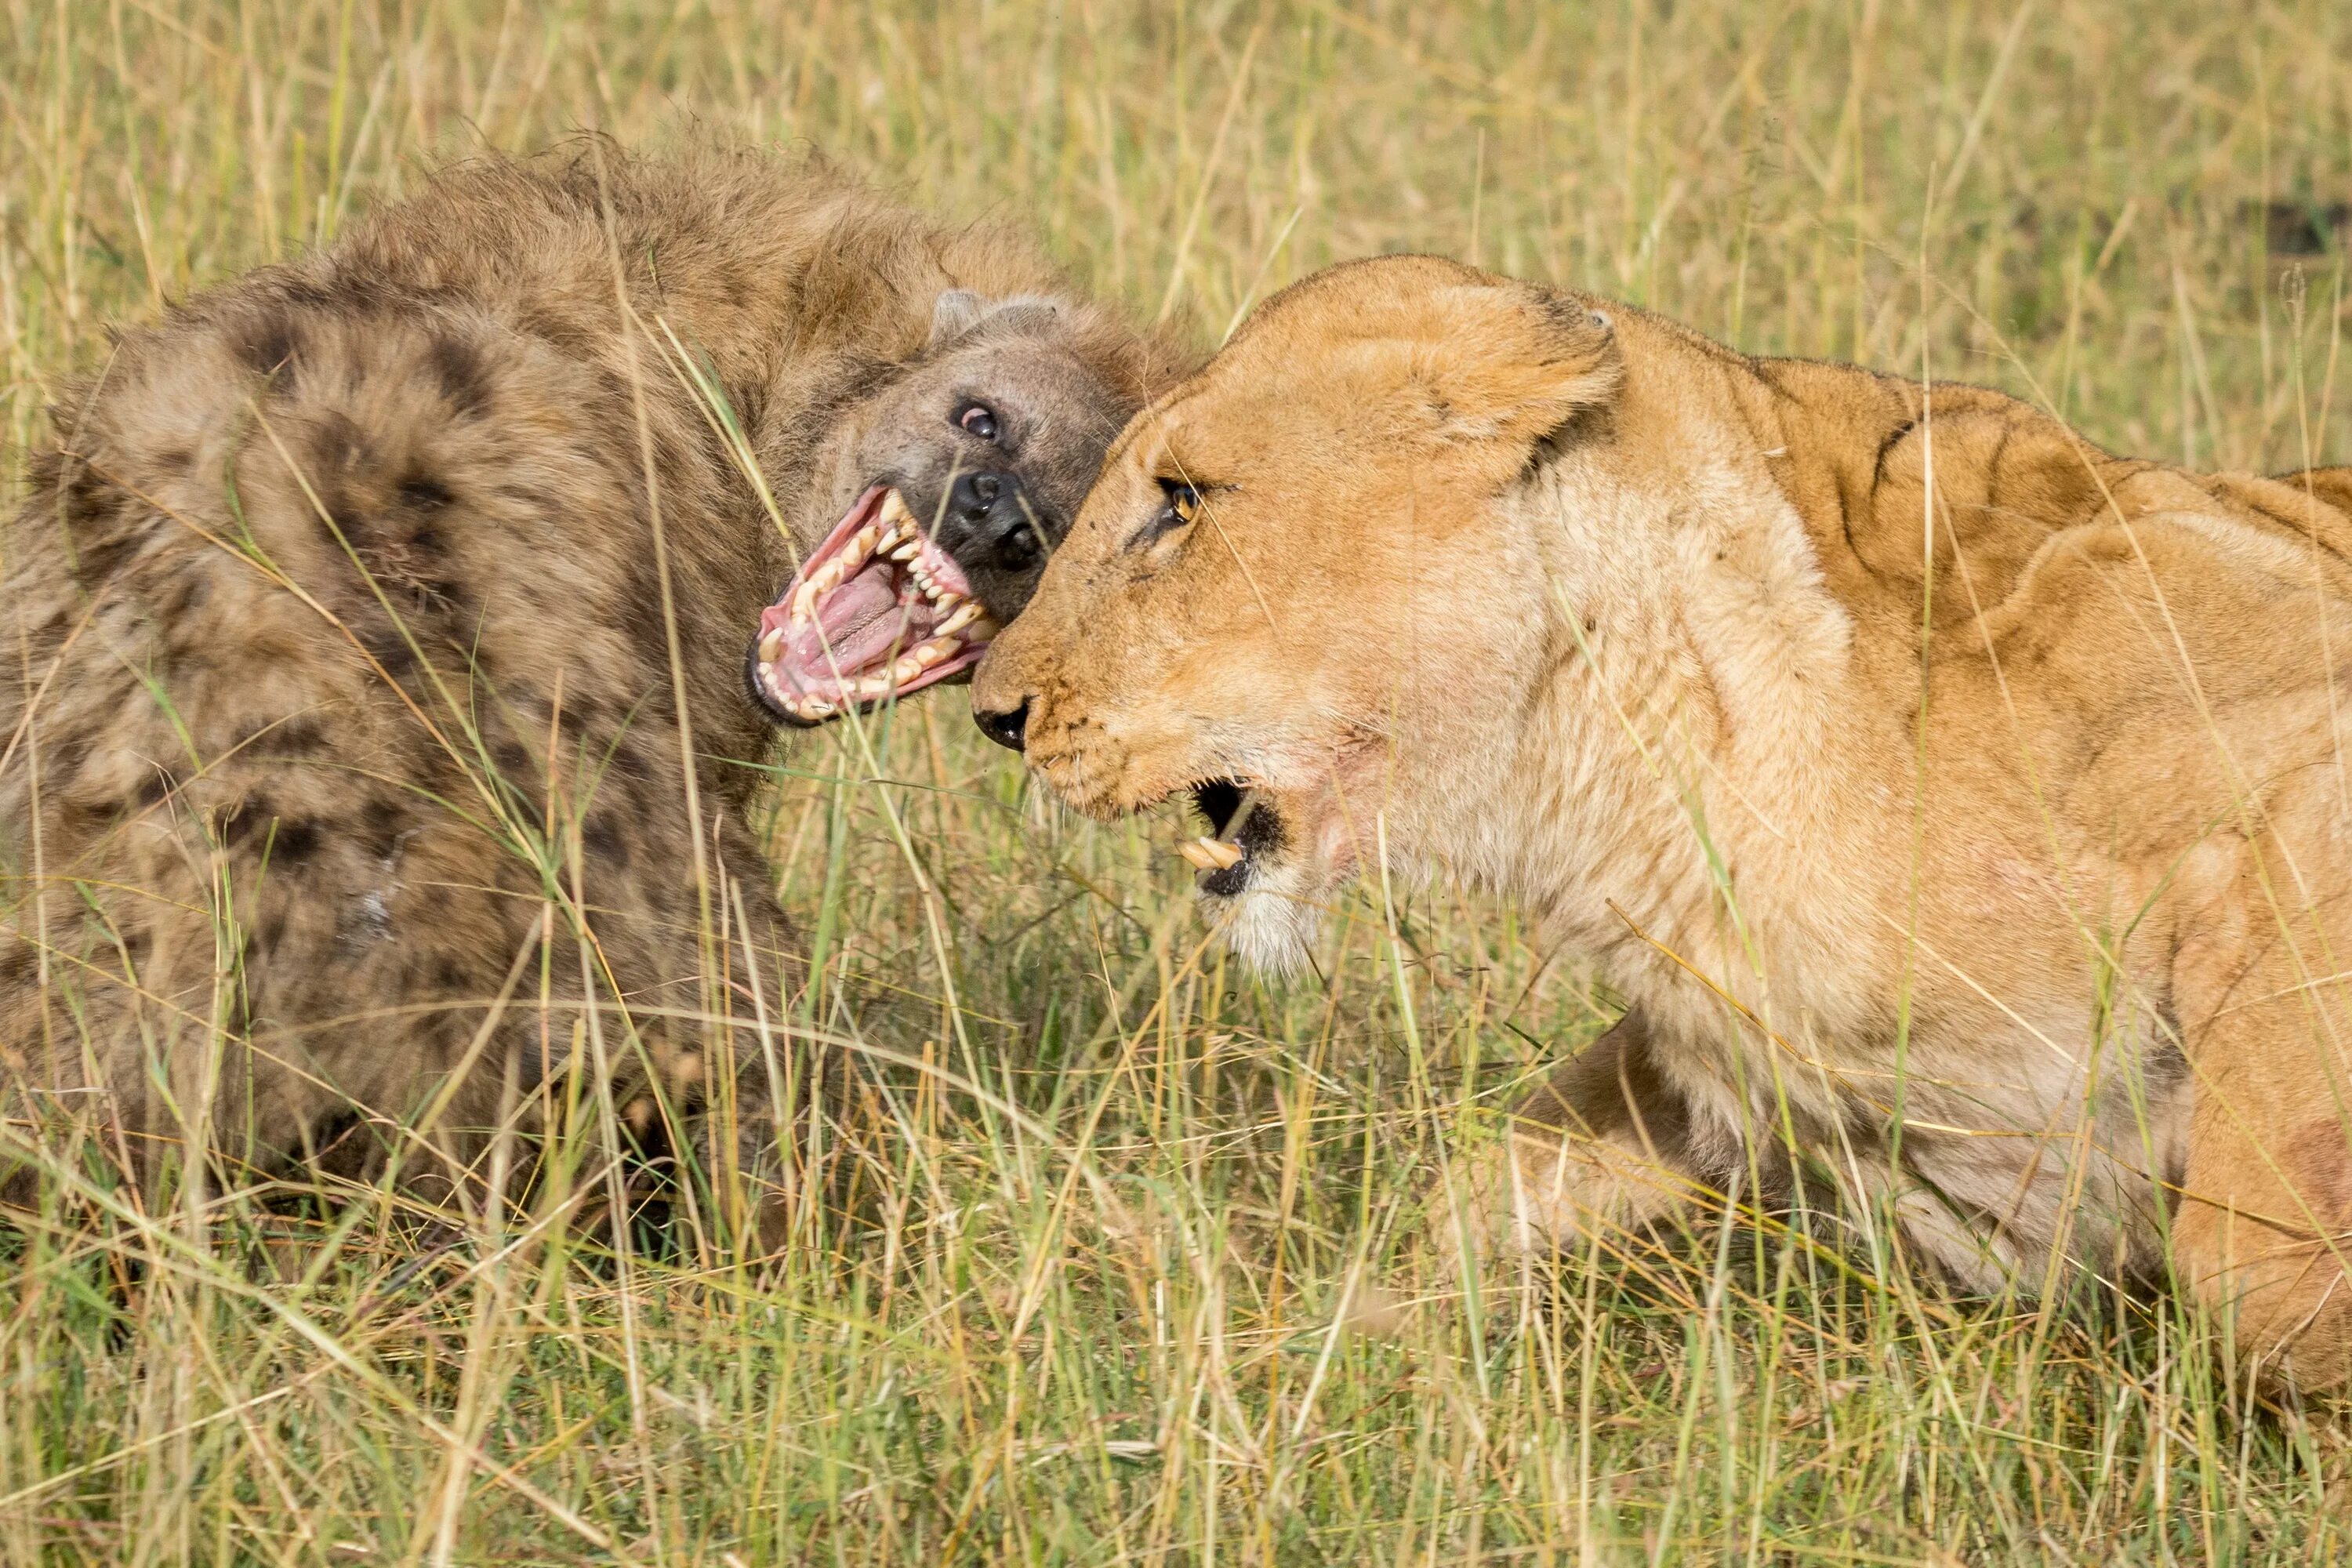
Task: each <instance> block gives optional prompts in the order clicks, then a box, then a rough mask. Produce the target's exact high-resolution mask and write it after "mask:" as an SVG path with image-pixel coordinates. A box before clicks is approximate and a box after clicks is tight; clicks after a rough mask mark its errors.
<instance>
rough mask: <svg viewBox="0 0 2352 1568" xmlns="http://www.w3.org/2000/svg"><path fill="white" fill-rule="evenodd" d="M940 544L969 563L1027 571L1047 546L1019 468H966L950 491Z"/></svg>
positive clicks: (1013, 570) (1003, 570)
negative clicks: (992, 471)
mask: <svg viewBox="0 0 2352 1568" xmlns="http://www.w3.org/2000/svg"><path fill="white" fill-rule="evenodd" d="M940 548H941V549H943V550H945V551H946V552H948V553H949V554H950V555H952V556H954V557H955V558H956V560H957V561H959V562H961V563H962V564H964V565H966V566H993V567H995V568H996V569H997V570H999V571H1001V572H1026V571H1027V570H1029V568H1030V567H1032V566H1034V565H1035V564H1036V563H1037V560H1038V557H1040V556H1042V555H1043V554H1045V540H1044V539H1043V538H1042V537H1040V536H1039V534H1038V531H1037V519H1036V517H1035V515H1034V511H1033V510H1032V508H1031V507H1030V504H1029V497H1028V494H1027V493H1026V492H1025V491H1024V489H1022V487H1021V479H1020V477H1019V476H1018V475H1015V474H965V475H963V476H961V478H959V479H957V480H956V482H955V484H954V485H953V487H951V488H950V489H949V491H948V505H947V515H946V516H945V517H942V518H941V519H940Z"/></svg>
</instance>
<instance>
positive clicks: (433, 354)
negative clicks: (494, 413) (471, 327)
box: [426, 336, 490, 419]
mask: <svg viewBox="0 0 2352 1568" xmlns="http://www.w3.org/2000/svg"><path fill="white" fill-rule="evenodd" d="M426 359H427V360H428V362H429V363H431V364H432V366H433V374H434V375H435V376H436V377H437V378H438V379H439V381H440V383H441V395H442V396H444V397H446V398H447V399H448V400H449V406H450V407H451V408H452V409H454V410H456V411H457V416H458V417H459V418H461V419H478V418H479V417H480V416H482V415H483V414H484V413H486V412H488V409H489V406H490V378H489V374H488V371H487V370H486V369H485V368H484V367H483V364H482V356H481V354H480V353H479V352H478V351H477V350H476V349H475V347H474V345H473V344H471V343H468V342H465V341H464V340H463V339H460V338H454V337H446V336H445V337H439V338H436V339H434V340H433V347H432V348H431V349H430V350H429V351H427V353H426Z"/></svg>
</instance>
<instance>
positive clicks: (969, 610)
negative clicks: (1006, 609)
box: [931, 595, 982, 637]
mask: <svg viewBox="0 0 2352 1568" xmlns="http://www.w3.org/2000/svg"><path fill="white" fill-rule="evenodd" d="M952 597H953V595H949V598H950V599H951V598H952ZM943 603H944V601H943ZM981 616H982V610H981V607H980V601H979V600H977V599H966V600H964V601H963V603H961V604H960V605H956V606H955V609H954V611H953V613H952V614H950V616H948V618H947V619H946V620H944V621H941V622H940V628H939V630H938V631H936V632H934V633H932V634H931V635H932V636H934V637H953V636H955V634H956V633H958V632H960V631H961V630H963V629H964V627H966V626H970V625H971V624H972V623H973V622H974V621H976V620H978V619H980V617H981Z"/></svg>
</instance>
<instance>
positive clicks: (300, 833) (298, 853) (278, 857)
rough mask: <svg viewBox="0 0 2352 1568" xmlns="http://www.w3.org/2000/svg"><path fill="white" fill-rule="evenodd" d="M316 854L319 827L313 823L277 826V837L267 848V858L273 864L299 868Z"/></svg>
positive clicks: (291, 823)
mask: <svg viewBox="0 0 2352 1568" xmlns="http://www.w3.org/2000/svg"><path fill="white" fill-rule="evenodd" d="M318 852H319V825H318V824H317V823H315V822H287V823H281V824H279V825H278V836H277V837H275V838H273V839H272V840H271V841H270V846H269V858H270V860H271V862H272V863H273V864H277V863H283V864H286V865H289V866H299V865H300V864H301V863H302V862H303V861H305V860H308V859H309V858H310V857H312V856H313V855H316V854H317V853H318Z"/></svg>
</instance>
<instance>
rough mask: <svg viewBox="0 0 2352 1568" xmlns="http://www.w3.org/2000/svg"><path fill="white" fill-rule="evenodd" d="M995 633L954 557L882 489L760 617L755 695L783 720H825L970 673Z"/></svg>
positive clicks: (872, 492) (862, 501)
mask: <svg viewBox="0 0 2352 1568" xmlns="http://www.w3.org/2000/svg"><path fill="white" fill-rule="evenodd" d="M996 630H997V627H996V623H995V622H994V621H992V620H991V619H990V618H989V616H988V612H987V611H986V610H985V609H984V608H982V605H981V603H980V601H979V600H978V599H977V598H975V597H974V596H973V595H972V591H971V583H970V581H969V580H968V579H967V578H966V577H965V576H964V573H963V568H962V567H961V566H959V565H957V564H956V562H955V557H953V556H952V555H950V554H949V553H948V552H946V551H945V550H942V549H940V546H939V544H938V543H937V542H935V541H934V540H933V538H932V536H931V531H930V530H929V529H927V528H926V527H925V526H924V525H923V523H922V521H921V520H919V519H918V518H917V517H916V516H915V515H914V513H913V512H911V511H909V510H908V507H907V503H906V501H905V500H903V499H902V498H901V497H900V496H899V494H898V490H897V489H895V488H893V487H891V486H887V485H876V486H874V487H873V488H872V489H868V490H867V491H866V493H865V494H864V495H862V496H860V497H859V498H858V499H857V504H856V505H855V506H853V507H851V508H850V509H849V513H848V515H847V516H845V517H844V518H843V519H842V520H841V521H840V522H839V523H838V524H836V525H835V528H834V530H833V531H832V532H831V533H830V534H827V535H826V536H825V540H824V543H823V544H821V545H819V546H818V547H817V548H816V549H815V550H814V552H811V554H810V555H809V557H808V559H807V560H805V561H803V562H802V563H801V569H800V570H799V571H798V572H797V573H795V574H793V580H792V582H791V583H790V584H787V585H786V586H785V588H784V592H783V595H782V597H781V598H779V599H778V600H777V601H776V602H775V603H774V604H772V605H769V606H768V608H767V609H766V610H765V611H764V612H762V613H761V616H760V638H759V642H758V644H757V646H755V647H753V648H752V650H751V692H752V695H753V696H755V697H757V698H758V699H759V700H761V702H762V703H764V704H765V705H766V706H767V708H768V709H769V710H770V711H772V712H773V713H774V714H775V715H776V716H777V717H778V718H780V719H782V720H783V721H785V722H787V723H791V724H800V725H813V724H821V723H823V722H824V721H826V720H828V719H831V718H834V717H835V716H836V715H838V714H841V713H845V712H847V711H849V710H851V709H853V708H865V707H870V706H872V705H874V704H877V703H880V702H884V701H887V700H890V699H891V698H894V697H904V696H906V695H908V693H910V692H915V691H919V690H921V689H923V688H924V687H926V686H936V685H937V684H939V683H940V681H942V680H946V679H950V678H951V677H954V676H957V675H961V674H962V673H963V672H964V671H966V670H968V669H970V668H971V667H972V666H973V665H974V664H977V663H978V662H979V661H980V656H981V654H982V652H983V651H984V650H985V649H986V648H987V647H988V643H989V639H990V638H992V637H994V636H995V635H996Z"/></svg>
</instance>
